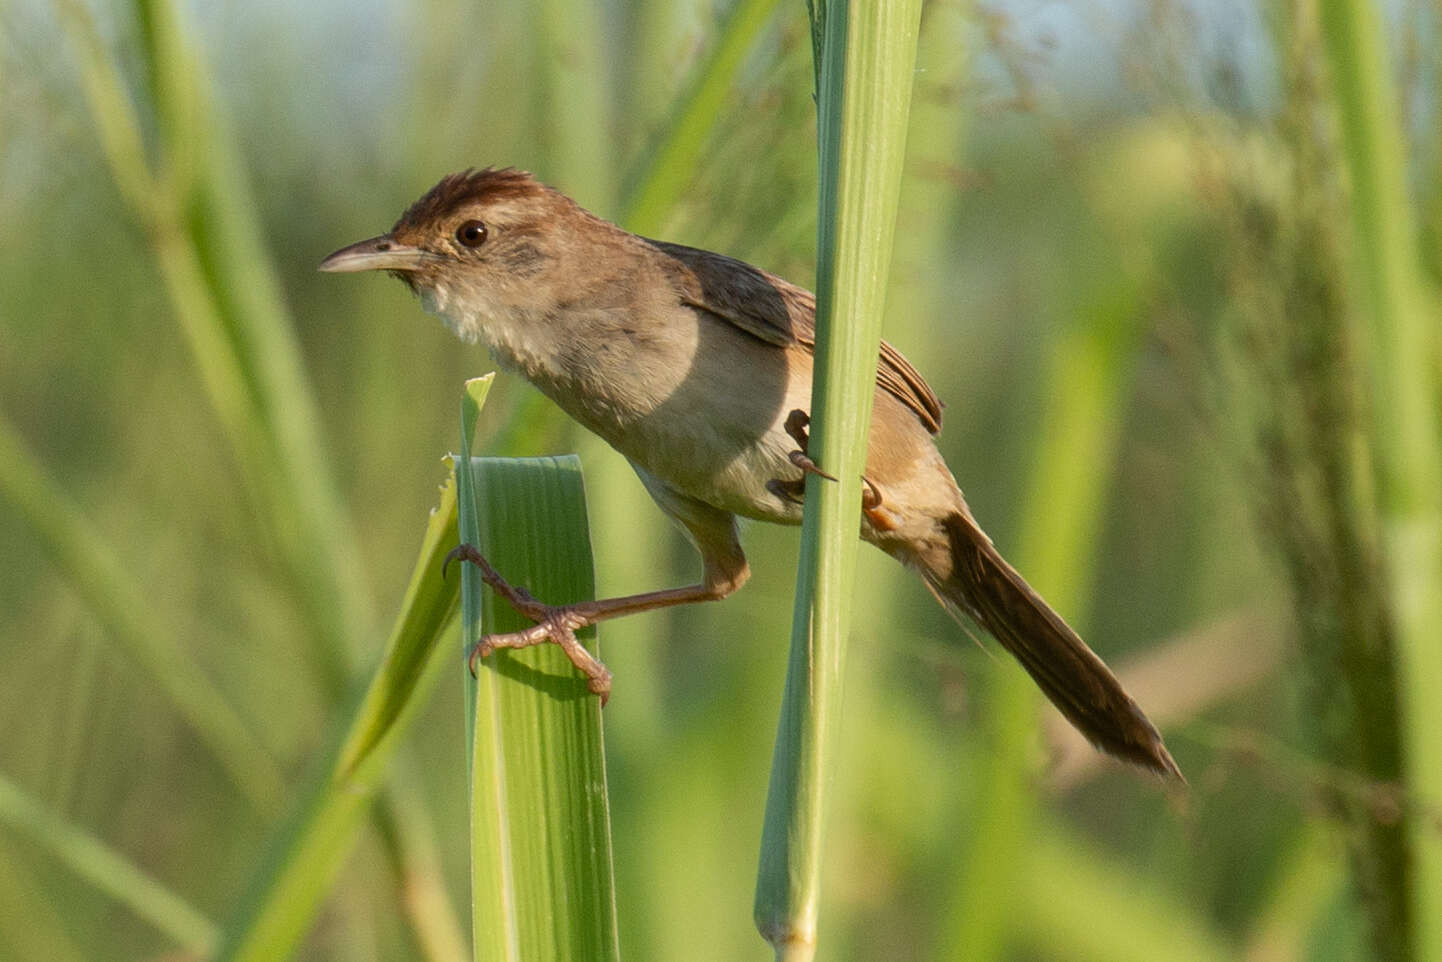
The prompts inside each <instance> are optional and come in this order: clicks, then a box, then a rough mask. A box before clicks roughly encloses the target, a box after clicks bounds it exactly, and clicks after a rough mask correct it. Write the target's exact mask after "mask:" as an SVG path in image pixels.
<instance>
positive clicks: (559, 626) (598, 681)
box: [441, 544, 611, 707]
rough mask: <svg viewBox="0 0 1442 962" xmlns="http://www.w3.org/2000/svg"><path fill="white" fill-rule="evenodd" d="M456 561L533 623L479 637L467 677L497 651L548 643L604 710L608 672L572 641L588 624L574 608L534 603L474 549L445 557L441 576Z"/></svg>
mask: <svg viewBox="0 0 1442 962" xmlns="http://www.w3.org/2000/svg"><path fill="white" fill-rule="evenodd" d="M457 559H458V560H461V561H469V562H470V563H471V564H473V565H475V566H476V567H477V568H480V569H481V579H482V580H483V581H485V583H486V584H488V585H490V586H491V590H492V591H494V592H495V593H496V594H498V595H500V596H501V597H502V598H504V599H506V602H507V603H508V604H510V606H511V607H512V608H514V609H516V611H518V612H519V613H520V614H522V615H524V616H525V617H527V618H529V619H531V620H532V621H534V622H535V624H534V625H532V626H531V627H529V628H523V629H521V630H520V631H509V632H503V633H498V634H491V635H484V636H482V637H481V639H480V640H479V641H477V642H476V643H475V644H474V645H472V646H471V650H470V653H469V654H468V655H467V657H466V667H467V668H469V669H470V672H471V676H472V677H475V676H476V672H477V670H478V669H477V667H476V666H477V663H478V662H479V661H480V660H481V659H483V658H485V657H487V656H488V655H490V654H492V653H493V652H495V651H496V650H497V649H499V648H529V647H531V646H532V645H540V644H544V643H545V642H548V641H549V642H552V643H554V644H555V645H557V646H558V647H559V648H560V649H561V650H562V651H563V652H565V654H566V657H567V658H568V659H570V662H571V664H573V665H575V666H576V668H577V669H578V670H579V671H580V672H581V674H583V675H585V676H586V688H587V690H588V691H590V692H591V693H592V694H595V695H600V696H601V705H602V706H603V707H604V706H605V704H606V702H607V701H608V700H609V699H610V697H611V672H610V670H609V669H608V668H607V667H606V666H605V665H604V664H602V663H601V660H600V659H599V658H597V657H596V656H595V655H593V654H591V653H590V652H589V651H587V650H586V647H585V646H584V645H582V644H581V641H580V639H579V638H577V637H576V631H577V629H580V628H585V627H586V626H588V625H590V624H591V622H590V621H589V620H588V619H587V618H586V617H585V616H583V615H581V614H579V613H578V612H577V611H576V610H575V609H574V608H571V607H568V606H565V605H548V604H545V603H543V602H540V601H537V600H536V597H535V596H534V595H532V594H531V593H530V592H529V591H527V590H526V589H525V588H522V587H518V586H515V585H512V584H511V583H510V582H508V581H506V579H505V578H502V577H501V575H500V572H498V571H496V569H495V568H493V567H492V566H491V564H490V562H488V561H487V560H486V559H485V556H484V555H482V554H481V553H480V551H478V550H477V549H476V548H475V546H474V545H469V544H462V545H459V546H458V547H456V548H454V549H453V550H452V551H451V553H450V554H448V555H446V560H445V565H443V566H442V568H441V572H442V576H444V574H445V567H446V566H448V565H449V564H450V563H451V562H452V561H453V560H457Z"/></svg>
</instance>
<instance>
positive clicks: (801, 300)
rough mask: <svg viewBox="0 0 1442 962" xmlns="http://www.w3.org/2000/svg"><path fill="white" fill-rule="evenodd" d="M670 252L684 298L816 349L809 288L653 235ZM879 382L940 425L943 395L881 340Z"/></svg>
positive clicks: (769, 338) (761, 333)
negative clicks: (939, 396) (938, 397)
mask: <svg viewBox="0 0 1442 962" xmlns="http://www.w3.org/2000/svg"><path fill="white" fill-rule="evenodd" d="M649 243H650V244H652V245H654V246H655V247H656V248H658V249H659V250H660V251H662V252H663V253H665V254H666V255H668V257H669V258H670V260H671V263H672V265H674V268H675V271H674V280H675V283H676V287H677V292H678V293H679V294H680V297H681V302H682V303H683V304H686V305H688V306H690V307H694V308H697V309H698V310H703V311H706V312H708V313H711V314H714V315H716V316H717V317H719V318H722V319H723V320H725V321H728V322H730V323H731V324H734V325H735V326H736V327H738V328H740V329H741V330H743V331H745V332H746V333H747V334H750V335H751V336H752V337H755V338H758V339H760V340H762V341H765V342H766V343H768V344H775V345H776V346H777V347H792V346H797V347H800V348H802V349H803V350H805V351H807V352H809V353H814V352H815V350H816V298H815V296H814V295H813V294H812V293H811V292H810V291H808V290H806V289H805V288H801V287H797V286H796V285H795V284H792V283H790V282H789V281H786V280H783V279H782V278H780V277H777V276H776V275H775V274H769V273H767V272H766V271H763V270H761V269H759V268H756V267H752V266H751V265H750V264H747V263H745V262H744V261H738V260H736V259H735V258H734V257H727V256H725V255H724V254H716V253H712V252H711V251H703V250H699V249H697V248H695V247H685V246H683V245H681V244H668V243H666V242H664V241H649ZM876 383H877V384H879V385H881V387H882V388H883V389H885V390H886V391H887V392H889V393H891V394H892V395H894V396H895V397H896V398H897V399H899V400H900V401H901V402H902V403H903V404H905V405H906V406H907V407H909V408H911V410H912V411H914V412H915V413H916V416H917V418H918V419H919V420H920V421H921V423H922V424H924V425H925V426H926V429H927V430H928V431H930V432H931V433H932V434H936V433H937V432H938V431H940V430H941V401H939V400H938V399H937V397H936V395H935V394H934V393H933V392H932V390H931V388H930V387H929V386H928V385H927V383H926V379H925V378H923V377H922V376H921V374H920V373H919V372H918V371H917V370H916V368H914V367H912V366H911V362H909V361H907V359H906V358H904V357H902V356H901V352H900V351H898V350H897V349H896V348H894V347H892V346H891V345H890V344H888V343H886V342H885V341H882V342H881V358H880V363H879V364H878V365H877V370H876Z"/></svg>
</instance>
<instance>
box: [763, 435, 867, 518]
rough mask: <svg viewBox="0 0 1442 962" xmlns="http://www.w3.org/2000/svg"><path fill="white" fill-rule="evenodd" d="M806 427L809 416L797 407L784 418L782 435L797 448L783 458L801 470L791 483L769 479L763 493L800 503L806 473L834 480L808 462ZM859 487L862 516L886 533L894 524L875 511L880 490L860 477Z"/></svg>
mask: <svg viewBox="0 0 1442 962" xmlns="http://www.w3.org/2000/svg"><path fill="white" fill-rule="evenodd" d="M810 426H811V415H809V414H807V413H806V412H805V411H803V410H801V409H800V408H795V409H793V410H792V412H791V413H790V414H788V415H787V416H786V423H785V424H784V425H783V427H784V428H785V429H786V433H787V434H789V435H791V437H792V439H793V440H795V441H796V444H797V446H798V450H795V451H792V452H791V453H790V454H789V455H787V457H789V458H790V459H791V463H792V464H794V465H796V466H797V467H798V468H800V469H801V471H802V475H801V477H800V478H798V479H797V480H795V481H782V480H780V479H779V478H772V479H771V480H770V481H767V482H766V490H767V491H770V492H771V493H772V494H774V495H776V496H777V497H778V498H780V499H782V500H783V501H791V502H794V503H796V504H800V503H801V501H802V495H803V494H804V493H805V491H806V475H808V474H815V475H819V476H820V477H823V478H825V479H826V480H828V481H835V480H836V478H835V477H834V476H833V475H830V474H827V473H826V472H825V471H823V470H821V468H820V467H818V466H817V464H816V462H815V461H813V460H811V458H810V456H809V455H808V454H807V453H806V449H807V447H808V445H809V444H810V442H811V435H810V432H809V431H808V430H807V429H808V428H809V427H810ZM861 484H862V486H863V489H862V492H861V510H862V511H864V512H866V516H867V517H868V518H869V519H871V522H872V524H873V525H874V526H875V527H877V528H880V529H881V530H886V531H889V530H891V528H893V527H894V526H895V525H894V524H893V523H891V521H890V520H889V518H888V516H887V515H886V514H885V513H883V512H881V511H880V510H879V509H880V508H881V506H882V501H883V499H882V497H881V489H880V488H878V487H877V486H876V484H875V482H873V481H872V480H871V479H870V478H868V477H867V476H866V475H864V474H863V475H862V476H861Z"/></svg>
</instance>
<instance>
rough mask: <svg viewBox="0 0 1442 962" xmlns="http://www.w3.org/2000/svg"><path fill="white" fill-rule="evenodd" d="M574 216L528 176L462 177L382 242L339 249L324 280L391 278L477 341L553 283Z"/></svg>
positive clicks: (417, 206) (475, 173)
mask: <svg viewBox="0 0 1442 962" xmlns="http://www.w3.org/2000/svg"><path fill="white" fill-rule="evenodd" d="M579 211H580V208H578V207H576V205H575V204H574V203H573V202H571V201H570V200H569V199H568V198H566V197H565V196H564V195H563V194H561V193H559V192H558V191H554V190H552V189H551V188H549V187H546V186H545V185H544V184H542V183H541V182H539V181H537V180H536V179H535V178H533V177H532V176H531V175H530V174H528V173H526V172H525V171H521V170H515V169H513V168H505V169H502V170H495V169H491V168H487V169H485V170H468V171H464V172H462V173H458V174H451V175H449V176H447V177H445V178H443V179H442V180H441V182H440V183H438V184H436V185H435V186H434V187H432V188H431V189H430V190H429V191H427V192H426V194H425V195H424V196H422V197H421V198H420V200H418V201H416V202H415V203H414V204H412V205H411V206H410V208H409V209H408V210H407V211H406V212H405V213H404V214H402V215H401V218H400V220H398V221H396V223H395V226H394V227H392V228H391V229H390V231H389V232H388V233H385V234H381V235H380V236H378V237H372V238H369V239H367V240H363V241H360V242H359V243H355V244H351V245H350V246H349V247H343V248H341V249H340V250H338V251H336V252H335V253H333V254H331V255H330V256H329V257H327V258H326V259H325V260H323V261H321V263H320V270H322V271H331V272H337V273H346V272H355V271H388V272H389V273H390V274H391V275H393V276H395V277H398V278H400V279H401V280H402V281H404V282H405V283H406V285H407V286H409V287H410V288H411V290H412V291H414V292H415V293H417V294H419V295H420V297H421V302H422V304H424V305H425V307H426V309H427V310H429V311H431V312H433V313H436V314H440V315H441V316H442V317H443V318H444V319H445V320H446V322H447V323H448V324H449V325H450V326H451V328H452V329H453V330H455V331H456V333H457V334H459V335H461V336H462V337H465V338H467V339H468V340H474V339H475V338H476V336H477V335H478V334H479V332H480V329H481V325H482V323H483V319H484V318H485V317H487V316H494V315H496V314H503V313H507V312H510V311H513V310H515V309H517V308H518V307H524V306H525V304H526V303H527V302H532V301H534V300H535V299H536V298H537V296H538V295H543V294H544V292H545V290H546V289H547V288H549V287H552V286H553V285H554V284H555V283H556V280H557V277H556V275H558V274H560V273H562V267H561V265H562V263H563V261H565V260H566V259H567V258H566V257H565V254H566V253H567V246H568V245H567V235H568V231H567V222H569V221H570V220H572V219H574V217H575V215H576V213H577V212H579ZM582 213H584V212H582Z"/></svg>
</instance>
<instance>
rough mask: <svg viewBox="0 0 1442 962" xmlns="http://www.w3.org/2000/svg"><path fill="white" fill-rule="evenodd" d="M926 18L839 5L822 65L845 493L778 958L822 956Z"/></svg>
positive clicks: (823, 599) (811, 684)
mask: <svg viewBox="0 0 1442 962" xmlns="http://www.w3.org/2000/svg"><path fill="white" fill-rule="evenodd" d="M920 17H921V4H920V2H919V0H918V2H911V3H872V2H862V3H857V4H855V5H854V6H853V5H850V4H846V5H837V6H836V7H835V8H834V9H832V10H831V11H830V14H829V16H828V17H827V18H826V22H825V24H824V26H823V27H822V29H821V31H820V34H819V35H820V37H821V40H820V43H819V45H818V46H817V47H816V50H815V56H816V59H817V61H818V63H819V64H820V69H819V70H818V72H817V76H818V89H817V116H818V121H817V127H818V130H819V136H820V159H819V166H820V178H819V180H820V203H821V209H820V215H819V217H818V238H817V254H818V261H817V267H816V279H817V280H816V293H817V298H816V365H815V382H814V384H813V387H812V400H811V409H810V416H811V435H810V442H811V443H810V444H809V445H808V447H807V453H808V454H810V456H811V457H812V458H814V459H815V460H816V462H817V463H818V464H820V465H821V466H822V468H823V470H826V471H828V472H829V473H831V474H833V475H834V476H835V477H836V479H838V480H825V479H822V478H820V477H818V476H817V475H814V474H812V475H810V476H808V477H807V479H806V511H805V518H804V520H803V522H802V528H801V560H800V563H799V567H798V570H797V577H796V604H795V615H794V623H793V626H792V631H791V658H790V661H789V662H788V665H787V670H786V694H785V696H784V697H783V700H782V703H781V721H780V724H779V730H778V732H777V736H776V750H775V757H774V759H773V761H772V766H771V787H770V791H769V792H768V795H767V802H766V823H765V826H764V827H763V829H762V835H761V865H760V868H759V870H758V877H757V881H756V910H755V912H756V927H757V929H759V930H760V932H761V935H762V937H763V938H765V939H766V940H767V941H768V942H770V943H771V945H772V946H773V947H774V948H775V950H776V957H777V959H796V960H808V959H811V958H813V957H814V956H815V952H816V948H817V925H818V918H819V915H820V904H821V865H822V855H823V851H824V846H823V827H824V821H825V815H826V806H827V796H828V787H829V783H830V782H831V781H832V780H833V779H834V774H833V770H834V768H835V766H836V761H835V759H836V754H837V747H838V736H839V731H840V726H839V721H838V720H839V717H840V714H841V698H842V678H843V666H844V664H845V660H846V640H847V635H848V633H849V631H850V628H851V601H852V595H853V584H854V581H855V575H856V554H857V547H858V545H857V539H856V526H857V520H856V519H857V515H858V514H859V512H860V509H861V475H862V473H863V471H864V470H865V467H866V446H867V437H868V434H869V431H870V426H871V401H872V395H873V392H874V390H875V383H876V357H877V351H878V350H879V347H880V343H881V319H882V314H883V311H882V308H883V307H884V305H885V300H886V278H887V272H888V269H889V268H890V265H891V237H892V230H893V228H894V226H895V221H896V204H897V196H898V194H899V193H900V187H901V167H902V160H903V159H904V157H905V152H906V121H907V112H908V110H909V109H910V103H911V83H910V81H911V74H912V69H913V66H914V65H915V61H916V30H917V24H918V22H919V20H920ZM813 35H815V34H813Z"/></svg>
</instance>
